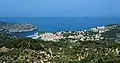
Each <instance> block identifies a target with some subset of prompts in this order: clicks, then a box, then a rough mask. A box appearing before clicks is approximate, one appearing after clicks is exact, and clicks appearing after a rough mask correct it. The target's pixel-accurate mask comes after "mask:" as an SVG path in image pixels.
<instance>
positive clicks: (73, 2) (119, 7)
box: [0, 0, 120, 17]
mask: <svg viewBox="0 0 120 63" xmlns="http://www.w3.org/2000/svg"><path fill="white" fill-rule="evenodd" d="M96 16H97V17H104V16H107V17H108V16H120V0H0V17H96Z"/></svg>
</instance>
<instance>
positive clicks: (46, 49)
mask: <svg viewBox="0 0 120 63" xmlns="http://www.w3.org/2000/svg"><path fill="white" fill-rule="evenodd" d="M119 27H120V25H109V26H105V28H104V29H103V28H102V30H107V31H105V32H104V33H102V35H103V36H104V37H105V38H104V39H105V40H103V39H102V40H96V41H91V40H90V41H89V40H86V41H81V40H79V39H77V41H76V42H72V40H76V39H72V38H66V39H61V40H60V41H57V42H56V41H44V40H35V39H32V38H25V37H17V36H14V35H12V34H11V33H7V32H1V33H0V40H1V41H0V42H1V43H0V63H119V62H120V43H119V40H118V41H117V40H116V39H119V37H118V36H119V33H120V32H119ZM96 29H97V33H95V32H96ZM98 29H99V28H94V30H93V28H92V29H90V30H89V31H87V33H89V35H94V34H98V33H99V32H98ZM91 30H92V33H90V32H91ZM100 30H101V29H99V31H100ZM93 31H94V33H93ZM75 33H76V32H72V34H71V33H69V34H68V33H67V35H65V36H69V35H75ZM111 34H113V35H114V36H113V35H111ZM89 35H88V34H87V35H86V36H89ZM102 35H101V36H102ZM116 37H117V38H116ZM112 38H114V40H115V41H114V40H113V39H112ZM108 39H109V40H108Z"/></svg>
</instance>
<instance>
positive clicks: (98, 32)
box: [28, 26, 108, 41]
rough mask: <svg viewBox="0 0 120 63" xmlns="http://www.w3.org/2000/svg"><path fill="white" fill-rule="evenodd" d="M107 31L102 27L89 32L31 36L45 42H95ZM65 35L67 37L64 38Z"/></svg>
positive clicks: (48, 33) (47, 33)
mask: <svg viewBox="0 0 120 63" xmlns="http://www.w3.org/2000/svg"><path fill="white" fill-rule="evenodd" d="M106 31H108V29H106V28H105V27H104V26H103V27H96V28H91V29H90V30H83V31H74V32H72V31H68V32H65V31H61V32H56V33H50V32H45V33H41V34H38V33H36V34H34V35H32V36H28V37H32V38H33V39H38V38H40V39H42V40H45V41H58V40H59V39H68V38H69V39H76V40H78V39H79V40H81V41H97V40H102V39H104V37H102V33H104V32H106ZM66 35H67V36H66Z"/></svg>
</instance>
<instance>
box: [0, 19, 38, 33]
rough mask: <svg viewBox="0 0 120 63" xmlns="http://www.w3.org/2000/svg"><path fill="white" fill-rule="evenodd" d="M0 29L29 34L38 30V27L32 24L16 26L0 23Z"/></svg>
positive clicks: (15, 24) (14, 24)
mask: <svg viewBox="0 0 120 63" xmlns="http://www.w3.org/2000/svg"><path fill="white" fill-rule="evenodd" d="M0 29H4V30H7V31H9V32H29V31H34V30H36V29H38V27H37V26H35V25H33V24H17V23H6V22H4V21H0Z"/></svg>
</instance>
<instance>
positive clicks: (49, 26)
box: [0, 17, 120, 36]
mask: <svg viewBox="0 0 120 63" xmlns="http://www.w3.org/2000/svg"><path fill="white" fill-rule="evenodd" d="M0 20H1V21H4V22H8V23H20V24H27V23H31V24H34V25H36V26H38V27H39V28H38V29H37V30H35V31H32V32H24V33H20V34H24V35H26V36H27V35H32V34H34V33H36V32H41V31H45V32H59V31H71V30H72V31H75V30H87V29H90V28H93V27H98V26H105V25H109V24H120V17H0Z"/></svg>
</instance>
